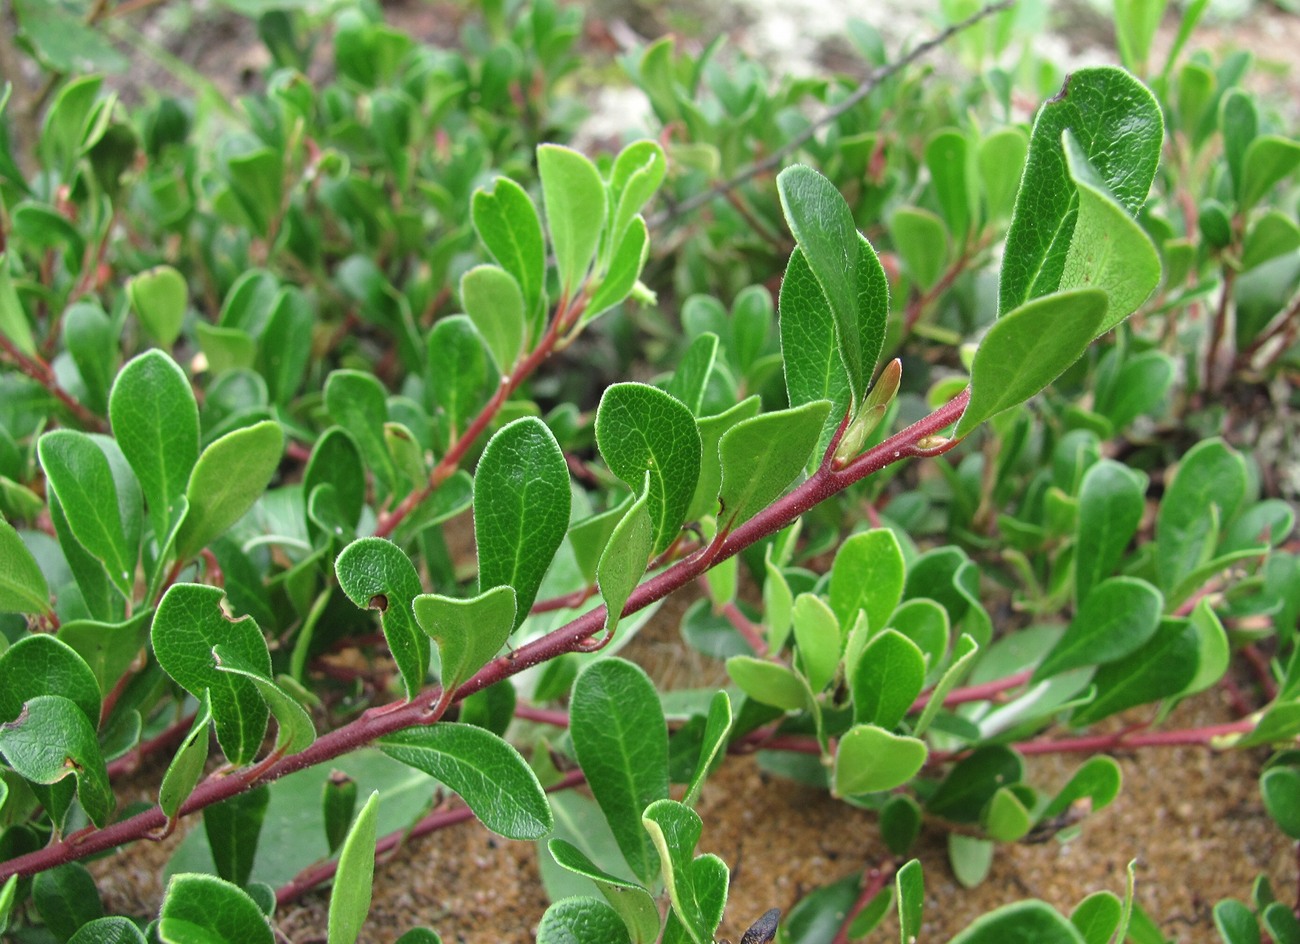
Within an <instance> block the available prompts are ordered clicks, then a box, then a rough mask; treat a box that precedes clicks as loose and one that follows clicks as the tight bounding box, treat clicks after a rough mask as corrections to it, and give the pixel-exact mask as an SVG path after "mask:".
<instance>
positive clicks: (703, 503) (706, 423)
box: [686, 396, 762, 521]
mask: <svg viewBox="0 0 1300 944" xmlns="http://www.w3.org/2000/svg"><path fill="white" fill-rule="evenodd" d="M761 408H762V401H761V400H760V398H759V397H758V396H751V397H746V398H745V399H744V400H741V401H740V402H739V403H737V404H736V405H735V406H733V407H731V408H730V409H727V410H724V411H723V412H721V413H718V414H717V415H715V416H706V417H702V418H701V419H699V420H698V421H697V423H696V426H697V428H698V429H699V432H700V446H701V457H700V477H699V480H698V481H697V482H696V483H695V494H694V495H693V496H692V497H691V503H690V505H689V506H688V507H687V509H686V520H687V521H695V520H697V519H699V518H702V517H704V516H705V515H712V514H715V513H716V512H717V511H718V492H719V490H720V489H721V488H722V457H721V455H720V454H719V452H718V445H719V443H721V441H722V437H723V436H724V435H725V434H726V432H727V430H729V429H731V428H732V427H733V426H735V425H736V424H737V423H739V422H741V421H743V420H746V419H749V418H750V417H753V416H757V415H758V413H759V410H760V409H761Z"/></svg>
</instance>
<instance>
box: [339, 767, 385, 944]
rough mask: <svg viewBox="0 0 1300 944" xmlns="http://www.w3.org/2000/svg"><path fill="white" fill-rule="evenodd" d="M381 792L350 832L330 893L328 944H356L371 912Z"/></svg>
mask: <svg viewBox="0 0 1300 944" xmlns="http://www.w3.org/2000/svg"><path fill="white" fill-rule="evenodd" d="M378 815H379V791H378V790H376V791H374V792H373V793H371V794H370V799H368V800H366V804H365V806H363V807H361V812H360V813H358V814H357V819H356V822H355V823H353V824H352V829H351V830H349V831H348V838H347V839H346V840H345V841H344V843H343V851H342V852H340V853H339V867H338V871H337V872H336V873H335V875H334V890H333V892H331V893H330V909H329V928H328V932H327V935H328V936H327V940H328V944H353V942H355V941H356V939H357V937H358V935H360V934H361V926H362V924H364V923H365V920H366V915H367V914H369V913H370V892H371V885H372V883H373V882H374V876H375V823H376V820H377V818H378Z"/></svg>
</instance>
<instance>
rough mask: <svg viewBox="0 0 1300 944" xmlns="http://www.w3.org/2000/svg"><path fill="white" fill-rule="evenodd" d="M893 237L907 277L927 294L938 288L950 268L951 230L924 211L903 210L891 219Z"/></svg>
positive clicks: (927, 211) (917, 209) (908, 208)
mask: <svg viewBox="0 0 1300 944" xmlns="http://www.w3.org/2000/svg"><path fill="white" fill-rule="evenodd" d="M889 236H890V238H891V239H892V240H893V242H894V248H895V249H897V250H898V256H899V258H900V259H901V260H902V262H903V266H904V268H905V269H906V270H907V274H908V275H909V276H910V277H911V279H912V281H913V282H915V283H916V287H917V288H918V289H920V290H921V291H923V292H926V291H929V290H930V289H932V288H934V286H935V284H936V283H937V282H938V281H939V278H940V277H941V276H942V275H943V270H944V267H945V266H946V265H947V264H948V255H949V251H950V250H949V247H948V229H947V227H946V226H944V225H943V220H941V219H940V218H939V217H938V216H936V215H935V214H933V213H931V212H930V211H929V210H923V209H921V208H920V207H910V206H905V207H899V208H898V209H897V210H895V211H894V213H893V215H892V216H890V218H889Z"/></svg>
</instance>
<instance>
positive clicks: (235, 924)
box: [158, 873, 275, 944]
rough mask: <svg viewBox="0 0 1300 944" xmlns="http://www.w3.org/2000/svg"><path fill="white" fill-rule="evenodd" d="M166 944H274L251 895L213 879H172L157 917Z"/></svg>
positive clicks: (210, 876)
mask: <svg viewBox="0 0 1300 944" xmlns="http://www.w3.org/2000/svg"><path fill="white" fill-rule="evenodd" d="M158 937H159V938H160V939H161V940H162V941H163V942H164V944H275V935H274V934H273V933H272V932H271V925H270V924H269V923H268V922H267V919H266V915H264V914H262V909H261V908H259V907H257V903H256V902H255V901H253V899H252V898H250V897H249V895H248V893H247V892H245V891H244V890H243V889H241V888H239V887H238V886H236V885H232V884H230V883H229V882H227V881H223V880H222V879H219V878H217V877H216V876H213V875H194V874H189V873H182V874H180V875H173V876H172V878H171V881H170V882H168V883H167V891H166V894H165V895H164V896H163V903H162V911H161V912H160V914H159V916H158Z"/></svg>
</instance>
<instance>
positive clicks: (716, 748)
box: [682, 691, 733, 806]
mask: <svg viewBox="0 0 1300 944" xmlns="http://www.w3.org/2000/svg"><path fill="white" fill-rule="evenodd" d="M732 723H733V717H732V713H731V699H730V698H729V697H728V696H727V693H726V692H722V691H719V692H714V693H713V698H712V699H711V700H710V701H709V714H708V717H707V718H706V719H705V723H704V734H703V736H702V737H701V739H700V759H699V761H698V762H697V763H696V765H695V773H694V774H693V775H692V776H691V782H690V784H689V785H688V786H687V788H686V794H685V796H683V797H682V802H683V803H685V804H686V805H687V806H694V805H695V801H696V800H697V799H699V795H700V789H701V788H702V787H703V786H704V781H705V780H706V779H707V778H708V776H709V772H710V771H711V770H712V769H713V768H714V766H715V762H716V761H717V760H718V756H719V753H720V752H721V751H723V750H724V749H725V748H726V746H727V736H728V735H729V734H730V733H731V727H732Z"/></svg>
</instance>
